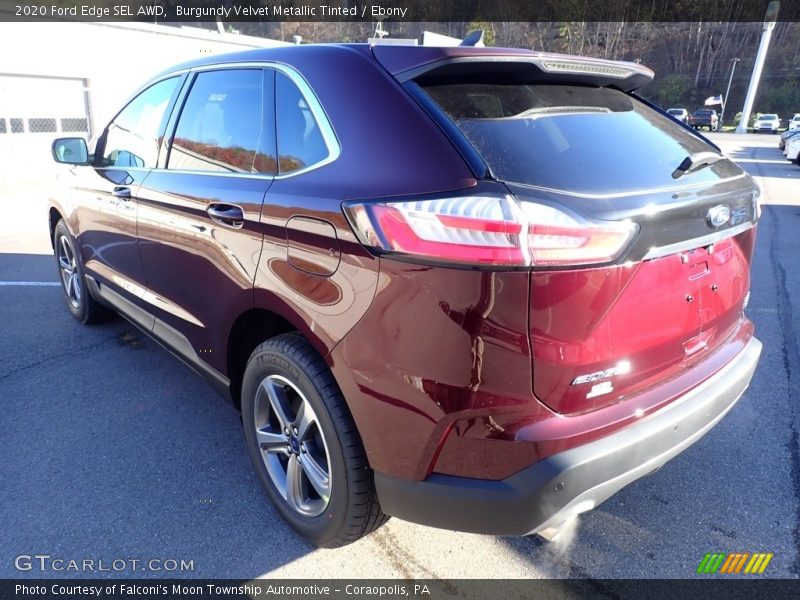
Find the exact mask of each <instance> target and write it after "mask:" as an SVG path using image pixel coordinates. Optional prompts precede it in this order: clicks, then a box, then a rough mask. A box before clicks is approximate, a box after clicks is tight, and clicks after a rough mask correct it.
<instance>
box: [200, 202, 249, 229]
mask: <svg viewBox="0 0 800 600" xmlns="http://www.w3.org/2000/svg"><path fill="white" fill-rule="evenodd" d="M206 212H207V213H208V216H209V217H211V220H212V221H214V222H215V223H219V224H220V225H226V226H227V227H233V228H234V229H241V228H242V227H243V226H244V211H243V210H242V208H241V207H240V206H234V205H232V204H210V205H209V206H208V208H207V209H206Z"/></svg>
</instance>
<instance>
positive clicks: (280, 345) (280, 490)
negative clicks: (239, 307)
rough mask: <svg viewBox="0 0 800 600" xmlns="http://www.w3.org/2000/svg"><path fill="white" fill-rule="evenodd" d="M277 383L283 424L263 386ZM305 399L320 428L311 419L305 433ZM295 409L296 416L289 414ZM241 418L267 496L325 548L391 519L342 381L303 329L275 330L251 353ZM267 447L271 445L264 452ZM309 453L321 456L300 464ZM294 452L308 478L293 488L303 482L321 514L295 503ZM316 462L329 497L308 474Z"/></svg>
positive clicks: (306, 535) (296, 466)
mask: <svg viewBox="0 0 800 600" xmlns="http://www.w3.org/2000/svg"><path fill="white" fill-rule="evenodd" d="M276 382H277V383H276ZM283 382H285V384H284V383H283ZM280 386H283V387H282V388H281V390H282V391H280V392H273V393H274V394H276V396H280V397H281V398H282V399H283V400H282V401H285V402H286V403H287V404H285V406H287V409H286V410H285V411H283V416H284V421H285V424H287V425H288V427H287V428H284V427H283V426H282V425H281V422H282V421H281V419H279V418H278V414H277V412H278V411H276V410H275V409H274V406H275V404H274V398H275V397H276V396H273V395H272V394H270V393H268V392H267V391H266V390H267V389H274V388H276V387H280ZM304 402H305V403H307V404H306V405H304V406H308V405H310V407H311V409H313V411H311V414H312V415H313V418H314V422H315V423H316V428H317V429H316V430H314V427H315V426H314V425H310V426H308V428H307V429H306V431H311V432H312V434H310V437H308V438H306V437H302V436H303V435H304V434H303V433H302V431H301V432H299V433H300V436H298V435H297V434H298V429H297V427H299V422H300V419H299V417H298V415H299V414H300V409H299V406H300V405H301V404H303V403H304ZM265 403H266V409H265V408H264V406H265ZM303 411H307V409H305V408H304V409H303ZM293 414H294V417H295V419H294V421H291V418H290V417H291V416H292V415H293ZM307 414H308V413H307ZM242 424H243V426H244V437H245V441H246V444H247V452H248V454H249V455H250V459H251V460H252V462H253V466H254V467H255V470H256V473H257V474H258V478H259V479H260V481H261V483H262V485H263V486H264V489H265V490H266V493H267V496H269V498H270V500H272V502H273V504H275V506H276V507H277V509H278V512H280V514H281V516H282V517H283V518H284V520H285V521H286V522H287V523H288V524H289V525H290V526H291V527H292V528H293V529H294V530H295V531H296V532H297V533H298V534H300V535H301V536H302V537H304V538H305V539H306V540H308V541H309V542H311V543H312V544H314V545H316V546H320V547H324V548H336V547H339V546H344V545H347V544H350V543H352V542H355V541H356V540H358V539H359V538H361V537H363V536H365V535H368V534H369V533H371V532H372V531H375V530H376V529H378V528H379V527H380V526H381V525H383V524H384V523H385V522H386V521H388V520H389V517H388V516H386V515H384V514H383V512H382V511H381V508H380V504H379V502H378V497H377V494H376V492H375V484H374V480H373V474H372V470H371V469H370V468H369V465H368V462H367V457H366V453H365V452H364V447H363V445H362V443H361V437H360V436H359V434H358V430H357V429H356V426H355V423H354V422H353V418H352V416H351V415H350V411H349V409H348V407H347V404H346V402H345V400H344V397H343V396H342V393H341V391H340V390H339V386H338V385H337V384H336V381H335V380H334V379H333V375H332V374H331V372H330V370H329V369H328V366H327V365H326V364H325V361H324V360H323V359H322V357H321V356H320V355H319V354H318V353H317V352H316V351H315V350H314V348H313V347H312V346H311V345H310V344H309V343H308V342H307V341H306V340H305V339H304V338H302V337H301V336H300V335H299V334H296V333H288V334H282V335H278V336H276V337H274V338H271V339H269V340H267V341H266V342H264V343H263V344H261V345H260V346H258V347H257V348H256V349H255V350H254V351H253V353H252V354H251V355H250V358H249V360H248V361H247V367H246V369H245V373H244V378H243V381H242ZM287 429H288V430H291V431H293V432H294V435H292V434H291V433H289V434H288V435H286V436H285V442H283V443H285V446H283V448H279V446H281V443H278V442H275V441H273V440H274V439H276V438H280V436H281V435H282V434H284V432H286V431H287ZM257 436H260V439H261V440H262V441H261V442H259V440H258V438H257ZM266 436H272V437H269V438H267V437H266ZM265 439H269V441H265ZM303 440H305V441H303ZM262 443H263V446H262ZM262 448H263V449H262ZM266 448H272V449H273V450H272V451H271V452H267V450H266ZM310 448H313V450H312V449H310ZM306 452H308V454H306ZM312 454H315V455H316V456H315V460H316V462H309V461H308V460H306V463H305V464H301V460H302V459H303V458H305V457H307V456H308V457H310V456H312ZM323 454H325V457H324V460H323V458H322V455H323ZM290 460H294V461H296V462H295V464H294V469H295V471H293V472H295V473H300V475H298V477H300V478H301V479H302V478H303V477H305V480H304V481H305V486H298V487H295V488H292V489H302V490H304V491H302V492H301V493H300V494H299V495H300V496H302V498H301V499H305V497H306V496H308V499H307V502H308V505H307V506H309V507H311V506H313V507H314V509H315V510H317V511H319V510H321V512H319V514H316V513H315V512H314V511H312V510H311V509H310V508H309V512H311V513H312V514H303V512H302V511H301V509H302V508H303V507H302V506H300V507H298V506H299V503H298V502H297V496H298V494H292V493H291V492H290V491H289V484H288V483H287V482H288V480H289V476H288V472H289V466H288V463H289V461H290ZM270 461H272V462H270ZM268 464H269V465H270V466H269V467H268ZM311 464H314V465H319V466H322V468H323V471H325V467H327V471H326V472H325V474H326V475H327V476H328V478H327V481H328V482H329V486H330V487H329V494H327V496H328V498H327V499H326V498H324V497H323V496H322V495H320V494H319V493H317V492H316V490H315V489H314V486H312V485H311V478H310V475H309V474H308V469H309V468H311V467H309V466H308V465H311ZM281 469H283V471H285V472H284V477H285V480H286V481H285V482H284V483H283V485H280V476H281ZM271 473H272V474H271ZM274 478H277V479H278V483H276V481H275V479H274ZM298 481H299V480H298ZM290 495H291V496H292V498H294V499H295V503H294V504H292V502H290V500H289V499H288V498H289V496H290ZM312 496H313V497H312ZM303 501H305V500H303Z"/></svg>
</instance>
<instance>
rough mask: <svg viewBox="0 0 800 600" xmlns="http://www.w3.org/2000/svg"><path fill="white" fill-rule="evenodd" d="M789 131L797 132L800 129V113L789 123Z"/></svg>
mask: <svg viewBox="0 0 800 600" xmlns="http://www.w3.org/2000/svg"><path fill="white" fill-rule="evenodd" d="M788 129H789V131H796V130H798V129H800V113H795V115H794V116H793V117H792V119H791V120H790V121H789V127H788Z"/></svg>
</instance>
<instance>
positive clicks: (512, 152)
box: [423, 82, 741, 194]
mask: <svg viewBox="0 0 800 600" xmlns="http://www.w3.org/2000/svg"><path fill="white" fill-rule="evenodd" d="M423 89H425V91H426V92H427V93H428V94H429V95H430V97H431V98H432V99H433V100H434V102H436V103H437V104H438V105H439V107H440V108H441V109H442V110H443V111H444V112H445V113H446V114H447V115H448V116H449V117H450V118H451V119H452V121H453V122H454V123H455V124H456V126H457V127H458V128H459V129H460V130H461V131H462V132H463V134H464V136H465V137H466V138H467V139H468V140H469V141H470V142H471V143H472V145H473V146H474V147H475V149H476V150H477V151H478V152H479V153H480V154H481V155H482V156H483V158H484V160H485V161H486V163H487V164H488V165H489V168H490V169H491V170H492V173H493V174H494V175H495V176H496V177H497V178H499V179H502V180H505V181H509V182H517V183H524V184H531V185H537V186H541V187H545V188H551V189H556V190H567V191H571V192H577V193H586V194H600V193H603V194H605V193H614V192H626V191H632V190H647V189H654V188H670V187H674V186H675V185H677V182H676V180H675V179H673V177H672V173H673V171H674V170H675V169H676V168H677V167H678V165H680V164H681V162H682V161H683V160H684V159H685V158H686V157H687V156H690V155H692V154H695V153H698V152H708V151H714V148H713V147H712V146H710V145H708V144H707V143H705V142H704V141H703V140H702V139H700V138H699V137H697V136H696V135H694V134H693V133H691V132H690V131H688V130H686V129H685V128H683V127H682V126H681V125H680V124H678V123H676V121H675V120H674V119H672V118H670V117H667V116H665V115H663V114H661V113H659V112H657V111H656V110H653V109H651V108H649V107H648V106H647V105H645V104H644V103H643V102H640V101H638V100H636V99H635V98H632V97H631V96H628V95H627V94H624V93H623V92H620V91H617V90H613V89H608V88H597V87H586V86H577V85H557V84H516V83H510V84H499V83H470V82H465V83H460V82H458V83H444V84H427V85H424V86H423ZM739 173H741V171H740V169H738V167H736V166H735V165H734V164H733V163H731V162H730V161H726V160H723V161H718V162H716V163H715V164H713V165H711V166H709V167H707V168H705V169H701V170H698V171H696V172H693V173H691V174H688V175H686V176H684V177H681V179H680V185H686V184H689V183H695V182H703V181H715V180H719V179H720V178H726V177H730V176H732V175H738V174H739Z"/></svg>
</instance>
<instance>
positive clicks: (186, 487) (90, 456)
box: [0, 134, 800, 589]
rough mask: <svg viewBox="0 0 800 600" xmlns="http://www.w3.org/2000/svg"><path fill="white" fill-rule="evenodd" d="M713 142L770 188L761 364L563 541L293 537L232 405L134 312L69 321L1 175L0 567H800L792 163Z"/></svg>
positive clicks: (661, 572) (32, 218)
mask: <svg viewBox="0 0 800 600" xmlns="http://www.w3.org/2000/svg"><path fill="white" fill-rule="evenodd" d="M711 137H712V139H714V140H715V141H716V142H718V143H719V144H720V145H721V146H722V148H723V150H724V151H725V152H726V153H727V154H728V155H729V156H731V157H732V158H734V159H735V160H737V161H739V162H740V164H742V166H743V167H744V168H745V169H747V170H748V171H749V172H750V173H751V174H753V175H754V176H755V177H756V178H757V179H758V181H759V183H760V185H761V186H762V189H763V196H762V198H763V201H764V210H763V215H762V221H761V224H760V229H759V235H758V243H757V249H756V255H755V262H754V265H753V273H752V275H753V279H752V297H751V301H750V307H749V309H748V312H749V315H750V318H751V319H752V320H753V321H754V322H755V325H756V331H757V335H758V337H759V338H760V339H761V340H762V342H763V343H764V353H763V355H762V359H761V364H760V366H759V368H758V371H757V373H756V376H755V379H754V381H753V383H752V385H751V387H750V389H749V390H748V391H747V393H746V394H745V396H744V397H743V398H742V399H741V401H740V402H739V404H738V405H737V406H736V407H735V408H734V410H733V411H732V412H731V413H730V414H729V415H728V416H727V417H726V418H725V419H724V420H723V421H722V422H721V423H720V424H719V425H718V426H717V427H716V428H714V429H713V430H712V431H711V432H710V433H709V434H708V435H707V436H706V437H705V438H703V439H702V440H700V441H699V442H698V443H697V444H695V445H694V446H692V447H691V448H690V449H689V450H687V451H686V452H685V453H684V454H682V455H680V456H679V457H678V458H676V459H675V460H673V461H671V462H670V463H668V464H667V465H666V466H664V467H663V468H662V469H661V470H660V471H658V472H657V473H655V474H654V475H652V476H650V477H646V478H644V479H642V480H640V481H637V482H635V483H634V484H632V485H631V486H629V487H628V488H626V489H625V490H623V491H622V492H621V493H619V494H617V495H616V496H615V497H613V498H612V499H611V500H609V501H608V502H606V503H605V504H603V505H601V506H600V507H599V508H597V509H596V510H595V511H593V512H591V513H588V514H586V515H583V516H582V518H581V519H580V522H579V523H578V525H577V527H576V529H575V531H574V533H573V535H571V536H569V537H568V539H567V540H565V541H564V542H562V543H558V544H548V543H545V542H543V541H542V540H540V539H539V538H536V537H531V538H515V539H509V538H497V537H489V536H478V535H470V534H461V533H454V532H449V531H441V530H436V529H429V528H424V527H419V526H416V525H412V524H409V523H404V522H401V521H398V520H393V521H391V522H390V523H389V524H388V525H387V526H385V527H384V528H382V529H381V530H379V531H378V532H377V533H376V534H374V535H372V536H371V537H369V538H367V539H365V540H362V541H361V542H359V543H357V544H355V545H352V546H350V547H347V548H344V549H338V550H318V549H315V548H313V547H311V546H309V545H308V544H306V543H304V542H302V541H300V539H299V538H297V537H296V536H295V535H294V534H293V532H292V531H291V530H290V529H289V528H288V527H287V526H285V525H284V524H283V522H282V521H281V520H280V518H279V517H278V515H277V513H276V511H275V510H273V508H272V507H271V506H270V505H269V503H268V502H267V501H266V498H265V496H264V495H263V494H262V492H261V490H260V488H259V487H258V482H257V480H256V477H255V475H254V473H253V471H252V469H251V466H250V463H249V459H248V457H247V455H246V452H245V447H244V441H243V437H242V432H241V425H240V422H239V417H238V414H237V413H236V412H235V411H234V410H233V409H232V408H231V407H230V406H229V405H228V404H226V403H225V402H224V401H223V400H222V399H220V398H219V397H217V396H216V395H215V393H214V392H213V391H212V390H211V389H210V388H209V387H207V386H206V384H205V383H204V382H203V381H202V380H200V379H199V378H198V377H197V376H196V375H194V373H193V372H192V371H190V370H189V369H188V368H187V367H185V366H184V365H183V364H181V363H180V362H178V361H177V360H176V359H174V358H173V357H172V356H171V355H169V354H168V353H167V352H165V351H164V350H162V349H161V348H160V347H159V346H158V345H157V344H155V343H154V342H153V341H151V340H149V339H147V338H146V337H144V336H143V335H140V334H139V333H138V332H137V331H136V329H135V328H134V327H133V326H131V325H129V324H128V323H127V322H125V321H123V320H121V319H118V320H115V321H112V322H110V323H108V324H104V325H102V326H97V327H83V326H80V325H78V324H77V323H75V321H73V320H72V318H71V317H70V316H69V314H68V312H67V310H66V308H65V307H64V306H63V303H62V299H61V296H60V294H61V292H60V290H59V288H58V287H56V286H55V285H48V283H53V282H56V269H55V263H54V259H53V258H52V256H51V255H50V254H48V251H49V246H48V241H47V237H46V218H45V213H44V198H43V197H42V187H41V186H39V185H29V184H18V185H9V184H3V185H5V186H6V187H5V188H0V209H2V214H3V215H4V216H3V217H2V220H0V303H2V306H3V307H4V315H3V318H2V321H0V399H1V400H0V401H2V406H3V414H2V417H0V577H19V576H31V577H41V576H65V575H67V576H72V575H74V573H65V572H54V571H46V572H40V571H38V570H37V569H36V568H34V569H33V570H31V571H28V572H20V571H18V570H17V569H16V568H15V557H17V556H18V555H21V554H36V553H40V554H41V553H43V554H49V555H51V556H52V557H54V558H65V559H70V558H74V559H79V560H83V559H94V560H100V559H103V560H105V561H107V562H110V561H112V560H114V559H120V558H122V559H131V558H133V559H139V560H149V559H176V560H180V559H184V560H192V561H193V567H194V568H193V570H190V571H189V570H187V571H184V572H170V573H165V572H163V571H161V572H158V571H140V570H132V569H126V570H123V571H122V572H120V573H118V574H119V575H125V576H134V577H140V576H141V577H148V576H163V575H165V574H169V575H175V576H183V577H232V578H254V577H259V576H268V577H302V578H308V577H360V578H373V577H401V578H410V577H414V578H447V579H455V578H469V577H476V578H496V577H501V578H521V577H530V578H542V577H592V578H654V577H656V578H660V577H670V578H673V577H674V578H684V577H692V576H695V569H696V567H697V565H698V563H699V561H700V560H701V559H702V557H703V555H704V554H705V553H707V552H737V551H738V552H772V553H774V558H773V559H772V562H771V563H770V565H769V568H768V569H767V575H770V576H772V577H791V578H796V577H798V576H800V557H799V556H798V547H800V507H799V506H798V498H799V497H800V450H798V434H800V404H799V402H800V400H799V398H800V316H798V315H800V260H799V259H798V257H800V193H798V192H800V167H798V166H797V165H792V164H789V163H788V162H787V161H785V160H784V158H783V156H782V155H781V154H780V152H779V150H778V149H777V136H766V135H765V136H758V135H752V134H750V135H736V134H712V135H711ZM12 209H13V210H12ZM12 213H13V214H17V215H21V217H20V218H18V219H17V220H13V219H8V218H6V216H7V215H10V214H12ZM793 305H794V306H793ZM111 574H114V573H111ZM92 575H93V573H84V574H83V576H92ZM454 585H457V586H460V585H463V586H464V587H465V589H466V588H467V587H468V585H467V584H464V583H463V582H462V583H458V582H456V583H455V584H454Z"/></svg>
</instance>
